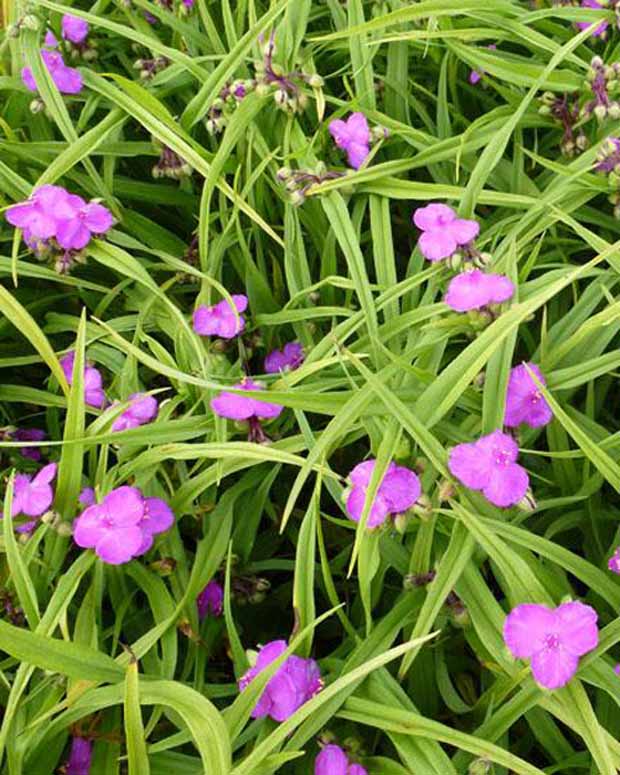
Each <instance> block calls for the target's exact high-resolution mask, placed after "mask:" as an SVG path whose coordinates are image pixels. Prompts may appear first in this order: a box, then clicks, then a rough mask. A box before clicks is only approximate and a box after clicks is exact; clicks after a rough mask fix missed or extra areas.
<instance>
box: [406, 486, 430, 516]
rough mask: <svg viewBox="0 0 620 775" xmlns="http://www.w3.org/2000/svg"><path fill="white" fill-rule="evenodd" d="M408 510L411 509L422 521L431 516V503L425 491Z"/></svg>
mask: <svg viewBox="0 0 620 775" xmlns="http://www.w3.org/2000/svg"><path fill="white" fill-rule="evenodd" d="M410 511H412V512H413V513H414V514H415V515H416V516H417V517H419V518H420V519H421V520H422V521H424V520H427V519H430V518H431V517H432V516H433V504H432V503H431V499H430V498H429V497H428V495H426V494H425V493H422V495H420V497H419V498H418V499H417V501H416V502H415V503H414V504H413V506H412V507H411V509H410Z"/></svg>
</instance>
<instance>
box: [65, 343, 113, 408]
mask: <svg viewBox="0 0 620 775" xmlns="http://www.w3.org/2000/svg"><path fill="white" fill-rule="evenodd" d="M74 361H75V351H74V350H71V352H68V353H67V354H66V355H65V356H64V357H63V358H61V359H60V365H61V366H62V370H63V372H64V375H65V377H66V379H67V382H68V384H69V385H71V383H72V382H73V362H74ZM84 401H85V402H86V403H87V404H88V405H89V406H94V407H96V408H97V409H101V407H102V406H103V405H104V404H105V393H104V392H103V378H102V376H101V372H100V371H99V370H98V369H96V368H95V367H94V366H90V365H88V364H86V366H85V368H84Z"/></svg>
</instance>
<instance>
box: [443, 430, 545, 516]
mask: <svg viewBox="0 0 620 775" xmlns="http://www.w3.org/2000/svg"><path fill="white" fill-rule="evenodd" d="M518 456H519V447H518V446H517V443H516V441H515V440H514V439H513V438H512V437H511V436H509V435H508V434H506V433H502V432H501V431H493V433H489V434H488V435H487V436H482V437H481V438H479V439H478V441H474V442H470V443H467V444H458V445H457V446H456V447H454V448H453V449H452V450H451V452H450V457H449V460H448V468H449V469H450V472H451V473H452V474H453V475H454V476H456V478H457V479H458V480H459V481H460V482H462V483H463V484H464V485H465V486H466V487H469V488H470V489H472V490H482V494H483V495H484V496H485V498H486V499H487V500H489V501H490V502H491V503H493V504H494V505H495V506H500V507H502V508H507V507H508V506H514V505H515V504H516V503H519V501H520V500H521V499H522V498H523V497H524V495H525V494H526V492H527V488H528V487H529V483H530V480H529V477H528V475H527V471H526V470H525V469H524V468H523V467H522V466H520V465H519V464H518V463H517V462H516V461H517V457H518Z"/></svg>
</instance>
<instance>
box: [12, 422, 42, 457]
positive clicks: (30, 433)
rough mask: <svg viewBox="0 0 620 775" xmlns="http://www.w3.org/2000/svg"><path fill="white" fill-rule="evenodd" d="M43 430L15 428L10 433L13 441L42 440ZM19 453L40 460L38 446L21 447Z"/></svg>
mask: <svg viewBox="0 0 620 775" xmlns="http://www.w3.org/2000/svg"><path fill="white" fill-rule="evenodd" d="M45 435H46V434H45V431H44V430H42V429H41V428H17V429H16V430H14V431H13V433H11V438H12V439H14V440H15V441H43V439H44V438H45ZM19 451H20V453H21V454H22V455H23V456H24V457H27V458H30V460H41V452H40V450H39V448H38V447H22V448H21V449H20V450H19Z"/></svg>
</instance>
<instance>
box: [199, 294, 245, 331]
mask: <svg viewBox="0 0 620 775" xmlns="http://www.w3.org/2000/svg"><path fill="white" fill-rule="evenodd" d="M231 299H232V302H233V304H234V308H233V307H232V306H231V305H230V302H229V301H228V300H227V299H222V301H219V302H218V303H217V304H213V305H212V306H210V307H206V306H205V305H204V304H201V305H200V306H199V307H197V308H196V310H195V312H194V318H193V326H194V331H195V332H196V333H197V334H200V336H219V337H221V338H222V339H234V338H235V337H236V336H237V335H238V334H240V333H241V332H242V331H243V330H244V329H245V317H244V316H243V315H242V314H241V313H243V312H245V311H246V309H247V308H248V297H247V296H245V295H244V294H242V293H235V294H233V295H232V296H231Z"/></svg>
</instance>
